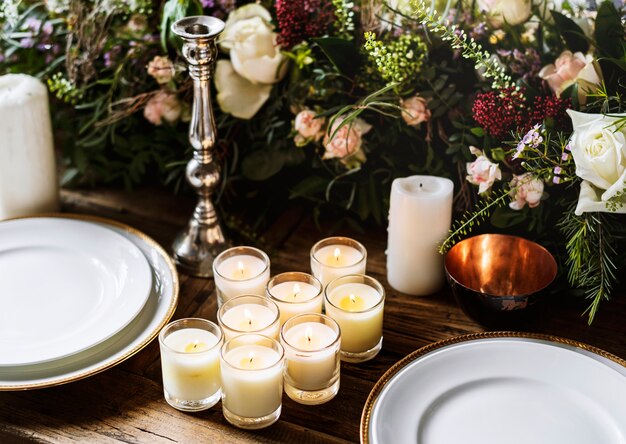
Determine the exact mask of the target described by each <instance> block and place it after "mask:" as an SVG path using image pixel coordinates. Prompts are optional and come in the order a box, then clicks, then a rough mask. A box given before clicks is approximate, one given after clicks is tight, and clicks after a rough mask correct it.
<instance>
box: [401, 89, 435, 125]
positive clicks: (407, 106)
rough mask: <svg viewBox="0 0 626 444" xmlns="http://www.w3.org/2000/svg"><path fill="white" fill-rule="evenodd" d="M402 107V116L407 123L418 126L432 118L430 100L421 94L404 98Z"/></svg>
mask: <svg viewBox="0 0 626 444" xmlns="http://www.w3.org/2000/svg"><path fill="white" fill-rule="evenodd" d="M400 107H401V108H402V118H403V119H404V121H405V122H406V123H407V125H410V126H418V125H419V124H420V123H422V122H427V121H428V120H429V119H430V116H431V112H430V110H429V109H428V102H427V101H426V99H424V98H423V97H420V96H419V95H415V96H413V97H411V98H409V99H406V100H402V101H401V102H400Z"/></svg>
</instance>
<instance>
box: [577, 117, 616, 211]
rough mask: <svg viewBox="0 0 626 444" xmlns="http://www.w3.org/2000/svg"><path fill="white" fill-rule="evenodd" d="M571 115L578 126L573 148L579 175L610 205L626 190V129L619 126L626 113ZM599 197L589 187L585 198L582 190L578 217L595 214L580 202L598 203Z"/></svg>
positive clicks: (601, 199) (600, 199)
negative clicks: (618, 122)
mask: <svg viewBox="0 0 626 444" xmlns="http://www.w3.org/2000/svg"><path fill="white" fill-rule="evenodd" d="M567 113H568V114H569V116H570V118H571V119H572V125H573V127H574V132H573V134H572V137H571V139H570V147H571V150H572V156H573V157H574V162H575V163H576V175H577V176H578V177H580V178H581V179H583V181H587V182H589V184H591V185H593V186H594V187H596V188H597V189H598V190H601V191H602V193H601V194H600V195H599V201H601V202H603V203H604V204H606V202H607V201H608V200H610V199H611V198H613V197H615V196H616V195H617V194H618V193H619V192H621V191H623V190H624V188H626V128H625V127H623V126H622V127H621V128H618V127H617V126H616V125H615V122H616V121H617V120H618V119H619V118H624V117H626V113H625V114H616V115H614V116H611V117H609V116H605V115H603V114H587V113H581V112H577V111H572V110H568V111H567ZM583 183H584V182H583ZM592 191H593V190H592ZM592 194H593V196H592ZM594 196H595V198H594ZM597 197H598V196H597V194H595V192H594V193H591V192H590V191H589V189H588V188H587V187H585V193H584V195H583V190H582V189H581V196H580V198H579V207H580V212H579V208H577V209H576V212H577V214H582V213H583V212H585V211H591V210H585V209H583V208H585V205H582V206H581V205H580V199H583V198H584V199H585V200H587V201H589V202H594V201H595V202H597ZM594 211H601V210H594ZM605 211H606V207H605Z"/></svg>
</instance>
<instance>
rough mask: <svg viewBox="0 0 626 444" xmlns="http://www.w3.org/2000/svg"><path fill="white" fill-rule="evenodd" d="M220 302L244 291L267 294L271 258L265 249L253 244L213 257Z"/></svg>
mask: <svg viewBox="0 0 626 444" xmlns="http://www.w3.org/2000/svg"><path fill="white" fill-rule="evenodd" d="M213 272H214V273H213V274H214V278H215V287H216V290H217V294H218V305H219V306H221V305H222V303H224V302H226V301H227V300H229V299H231V298H233V297H235V296H239V295H242V294H256V295H259V296H263V295H264V294H265V287H266V285H267V282H268V281H269V279H270V261H269V258H268V257H267V255H266V254H265V253H263V252H262V251H261V250H258V249H256V248H252V247H234V248H231V249H228V250H226V251H224V252H223V253H221V254H220V255H219V256H218V257H217V258H215V261H213Z"/></svg>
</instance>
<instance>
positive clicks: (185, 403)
mask: <svg viewBox="0 0 626 444" xmlns="http://www.w3.org/2000/svg"><path fill="white" fill-rule="evenodd" d="M163 395H164V396H165V401H167V403H168V404H169V405H171V406H172V407H174V408H175V409H176V410H181V411H183V412H199V411H202V410H206V409H209V408H211V407H213V406H214V405H215V404H217V402H218V401H219V400H220V399H221V398H222V391H221V390H218V391H217V392H215V393H214V394H212V395H211V396H209V397H208V398H204V399H197V400H193V401H189V400H186V399H179V398H176V397H174V396H172V395H170V394H169V393H168V392H167V390H165V389H164V390H163Z"/></svg>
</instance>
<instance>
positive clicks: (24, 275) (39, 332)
mask: <svg viewBox="0 0 626 444" xmlns="http://www.w3.org/2000/svg"><path fill="white" fill-rule="evenodd" d="M151 285H152V275H151V272H150V266H149V265H148V261H147V260H146V258H145V256H144V255H143V254H142V253H141V251H140V250H139V248H137V247H136V246H135V245H134V244H133V243H132V242H130V241H129V240H128V239H126V238H125V237H124V236H121V235H120V234H118V233H115V232H114V231H112V230H110V229H108V228H106V227H104V226H102V225H97V224H94V223H91V222H86V221H80V220H69V219H58V218H50V217H42V218H28V219H15V220H9V221H5V222H2V223H0V307H2V309H1V310H0V366H10V365H15V366H17V365H27V364H36V363H41V362H46V361H50V360H54V359H59V358H62V357H65V356H69V355H71V354H75V353H78V352H80V351H83V350H85V349H87V348H89V347H93V346H94V345H96V344H99V343H101V342H102V341H104V340H106V339H108V338H110V337H111V336H113V335H114V334H115V333H117V332H119V331H120V330H121V329H122V328H124V327H125V326H126V325H128V323H129V322H130V321H132V320H133V319H134V318H135V316H137V314H138V313H139V312H140V311H141V309H142V308H143V306H144V305H145V303H146V301H147V300H148V296H149V294H150V288H151Z"/></svg>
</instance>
